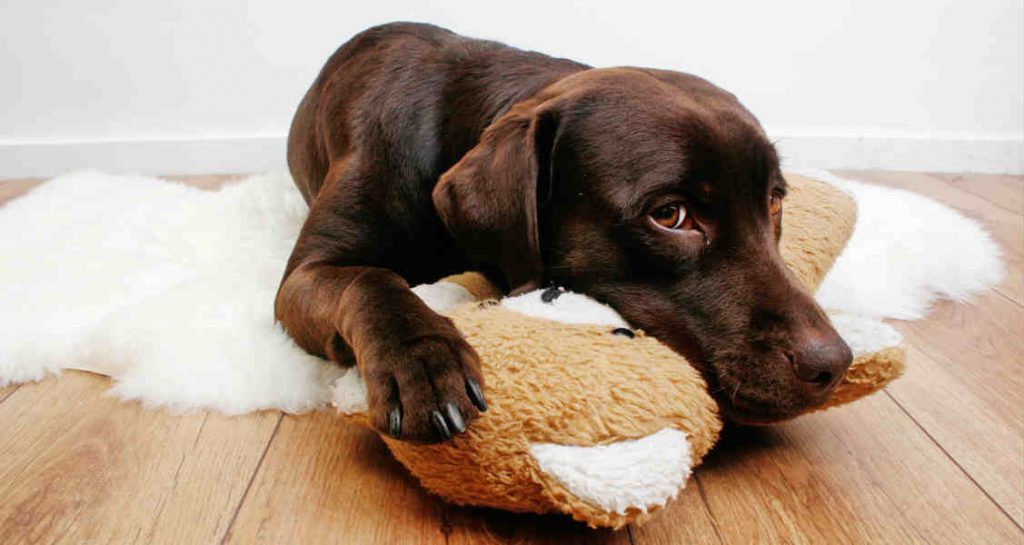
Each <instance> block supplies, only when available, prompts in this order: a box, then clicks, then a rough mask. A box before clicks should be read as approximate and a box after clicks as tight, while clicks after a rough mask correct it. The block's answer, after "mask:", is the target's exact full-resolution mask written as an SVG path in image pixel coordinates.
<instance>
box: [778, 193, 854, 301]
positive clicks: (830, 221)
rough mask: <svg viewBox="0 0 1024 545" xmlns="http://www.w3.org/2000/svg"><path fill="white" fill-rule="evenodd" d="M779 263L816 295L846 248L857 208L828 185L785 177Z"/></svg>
mask: <svg viewBox="0 0 1024 545" xmlns="http://www.w3.org/2000/svg"><path fill="white" fill-rule="evenodd" d="M785 178H786V183H787V185H788V194H787V195H786V199H785V200H784V201H783V205H782V206H783V213H782V240H780V241H779V250H780V252H781V253H782V259H783V260H784V261H785V262H786V265H788V266H789V268H790V270H791V271H793V273H794V274H796V276H797V278H799V279H800V280H801V281H802V282H803V283H804V285H805V286H807V288H808V290H809V291H810V292H811V293H813V292H815V291H817V289H818V285H819V284H820V283H821V280H822V279H823V278H824V277H825V273H827V272H828V270H829V269H830V268H832V263H834V262H835V260H836V258H837V257H839V253H840V252H842V251H843V248H844V247H845V246H846V241H848V240H850V235H852V234H853V225H854V223H856V221H857V204H856V203H855V202H854V201H853V199H852V198H850V196H849V195H847V194H845V193H843V192H842V191H839V190H838V189H836V188H834V187H832V186H831V185H829V184H827V183H825V182H821V181H818V180H812V179H810V178H806V177H804V176H798V175H795V174H786V175H785Z"/></svg>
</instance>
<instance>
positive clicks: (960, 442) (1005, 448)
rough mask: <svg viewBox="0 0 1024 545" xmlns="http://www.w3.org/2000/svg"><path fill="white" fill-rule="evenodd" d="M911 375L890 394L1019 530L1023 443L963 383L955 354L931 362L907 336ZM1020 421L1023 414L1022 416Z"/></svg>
mask: <svg viewBox="0 0 1024 545" xmlns="http://www.w3.org/2000/svg"><path fill="white" fill-rule="evenodd" d="M908 338H909V339H911V341H912V342H911V343H910V346H909V349H908V352H907V372H906V375H905V376H904V377H902V378H901V379H900V380H897V381H896V382H894V383H893V384H891V385H890V386H889V388H888V389H887V391H888V394H889V395H890V396H891V397H892V398H893V399H894V400H895V401H896V402H897V403H899V404H900V406H901V407H903V408H904V410H906V411H907V413H908V414H910V415H912V416H913V418H914V420H915V421H917V423H918V424H919V425H920V426H921V427H922V428H924V429H925V430H926V432H927V433H928V435H929V436H931V437H932V439H933V440H935V441H936V442H937V443H938V444H939V445H940V446H941V447H942V449H943V450H944V451H945V452H946V453H947V454H948V455H949V456H951V457H952V458H953V459H954V460H955V461H956V463H957V464H958V465H959V466H960V467H961V468H963V470H964V471H966V472H967V473H968V474H969V475H970V476H971V478H972V479H974V481H975V482H976V483H978V485H979V486H981V487H982V488H983V489H984V490H985V492H986V493H987V494H988V495H989V496H990V497H991V498H992V499H993V501H995V502H996V503H998V504H999V506H1000V507H1001V509H1002V510H1003V511H1004V512H1005V513H1006V514H1007V516H1009V517H1011V518H1013V519H1014V521H1015V522H1016V523H1017V525H1018V526H1021V525H1022V524H1024V505H1022V502H1021V498H1022V497H1024V465H1022V464H1021V460H1024V441H1022V440H1021V429H1020V427H1019V426H1015V425H1013V424H1012V423H1009V422H1007V418H1006V415H1005V414H1002V413H1001V412H1000V410H999V409H998V408H997V407H993V406H992V404H991V403H990V402H989V401H990V400H989V399H987V397H986V396H984V395H983V394H979V393H978V392H976V391H970V389H969V388H967V387H966V386H965V385H964V384H963V383H962V380H961V376H960V371H959V370H958V369H957V367H958V365H957V364H958V363H963V362H962V360H959V359H958V358H957V357H956V355H955V354H954V355H949V356H947V355H944V354H941V353H940V354H938V355H936V356H935V357H932V356H931V355H929V354H926V353H924V352H923V351H922V350H921V349H920V348H917V346H915V345H917V344H918V339H917V338H916V337H915V336H908ZM1018 416H1019V415H1018Z"/></svg>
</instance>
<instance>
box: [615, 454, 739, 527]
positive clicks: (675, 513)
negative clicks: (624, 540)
mask: <svg viewBox="0 0 1024 545" xmlns="http://www.w3.org/2000/svg"><path fill="white" fill-rule="evenodd" d="M703 471H704V470H703V468H697V470H696V472H695V474H694V476H693V477H691V478H690V482H689V483H688V484H687V485H686V488H685V489H683V491H682V493H680V494H679V497H678V498H677V499H676V501H674V502H672V503H671V504H669V506H668V508H666V509H665V512H663V513H662V514H661V516H660V517H658V518H655V519H654V520H652V521H650V522H648V523H646V524H644V525H643V526H639V527H633V528H631V529H630V530H631V532H632V535H633V543H636V544H637V545H641V544H642V545H648V544H665V545H669V544H672V543H701V544H708V545H710V544H712V543H727V542H725V541H723V540H722V538H721V536H720V535H719V532H718V528H716V527H715V524H716V522H715V519H714V517H712V516H711V511H709V510H708V506H707V504H706V503H705V501H704V496H703V493H702V486H703V485H702V483H701V472H703Z"/></svg>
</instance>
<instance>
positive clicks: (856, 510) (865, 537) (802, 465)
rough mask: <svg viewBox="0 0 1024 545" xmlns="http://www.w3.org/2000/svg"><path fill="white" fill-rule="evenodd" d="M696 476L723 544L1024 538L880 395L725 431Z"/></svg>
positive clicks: (1002, 540) (1008, 540)
mask: <svg viewBox="0 0 1024 545" xmlns="http://www.w3.org/2000/svg"><path fill="white" fill-rule="evenodd" d="M700 475H701V477H700V478H701V483H702V484H703V486H704V491H705V494H706V496H707V500H708V504H709V506H710V509H711V512H712V514H713V515H714V517H715V520H716V522H717V526H718V528H719V530H720V531H721V533H722V537H723V541H725V542H726V543H920V542H928V543H964V542H967V541H969V542H973V543H1016V542H1020V540H1021V538H1022V536H1024V534H1022V532H1021V530H1020V528H1018V527H1017V526H1016V525H1015V524H1014V523H1013V522H1012V521H1011V520H1010V519H1009V518H1007V517H1006V516H1005V515H1004V514H1003V513H1002V512H1001V511H1000V510H999V509H998V508H996V507H995V506H994V505H993V504H992V502H991V501H990V500H989V499H988V497H986V496H985V494H984V493H982V491H981V490H979V489H978V488H977V487H976V486H975V485H974V483H972V482H971V481H970V479H968V478H967V477H966V476H965V475H964V474H963V473H962V472H961V471H960V469H959V468H958V467H957V466H956V465H955V464H954V463H953V462H952V461H951V460H950V459H949V458H948V457H947V456H946V455H945V454H944V453H943V452H942V450H941V449H939V448H938V447H937V446H936V445H935V444H934V443H933V442H932V441H931V440H930V439H929V438H928V437H927V436H926V435H925V434H924V433H923V432H922V431H921V430H920V429H919V428H918V427H917V425H916V424H915V423H914V421H913V420H911V419H910V418H908V417H907V416H906V415H905V414H904V413H903V412H902V411H901V410H900V408H899V407H898V406H897V405H896V404H895V403H894V402H893V401H892V400H891V399H889V398H888V397H886V396H884V395H875V396H871V397H868V398H865V399H863V400H860V401H858V402H857V403H855V404H852V405H847V406H844V407H841V408H837V409H832V410H830V411H827V412H825V413H821V414H813V415H808V416H804V417H802V418H799V419H797V420H795V421H792V422H790V423H787V424H784V425H780V426H775V427H767V428H737V427H731V428H728V429H727V430H726V433H725V435H724V437H723V440H722V441H721V443H719V445H718V447H716V450H714V451H713V452H712V455H711V457H709V459H708V461H707V462H706V464H705V467H704V468H703V469H702V472H701V474H700ZM686 522H687V521H685V520H672V519H667V520H665V521H664V523H665V524H674V525H676V526H685V524H686Z"/></svg>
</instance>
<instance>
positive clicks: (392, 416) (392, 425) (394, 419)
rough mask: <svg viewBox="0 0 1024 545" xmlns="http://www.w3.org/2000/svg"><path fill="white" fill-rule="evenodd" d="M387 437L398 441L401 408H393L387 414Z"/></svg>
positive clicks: (400, 428) (400, 426) (400, 429)
mask: <svg viewBox="0 0 1024 545" xmlns="http://www.w3.org/2000/svg"><path fill="white" fill-rule="evenodd" d="M388 435H390V436H391V437H394V438H395V439H398V437H400V436H401V435H402V408H401V407H395V408H394V409H391V412H390V413H389V414H388Z"/></svg>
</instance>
